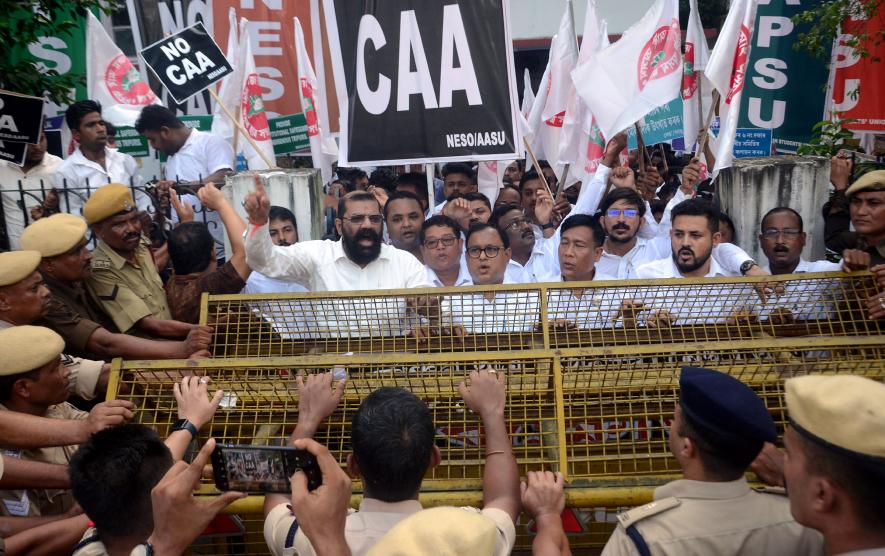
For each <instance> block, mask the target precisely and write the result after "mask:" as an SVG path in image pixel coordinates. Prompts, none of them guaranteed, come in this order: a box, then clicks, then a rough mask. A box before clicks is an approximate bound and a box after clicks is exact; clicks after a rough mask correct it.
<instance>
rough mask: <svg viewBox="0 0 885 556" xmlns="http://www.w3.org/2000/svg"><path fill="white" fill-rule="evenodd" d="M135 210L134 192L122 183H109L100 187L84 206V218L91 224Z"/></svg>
mask: <svg viewBox="0 0 885 556" xmlns="http://www.w3.org/2000/svg"><path fill="white" fill-rule="evenodd" d="M134 208H135V201H134V200H133V199H132V192H131V191H130V190H129V188H128V187H126V186H125V185H123V184H122V183H109V184H107V185H105V186H103V187H99V188H98V189H97V190H96V191H95V193H93V194H92V195H90V197H89V199H87V201H86V204H85V205H83V217H84V218H86V222H87V223H89V224H95V223H96V222H101V221H102V220H105V219H107V218H110V217H111V216H113V215H115V214H117V213H119V212H127V211H130V210H132V209H134Z"/></svg>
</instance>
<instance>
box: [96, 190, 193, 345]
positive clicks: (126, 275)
mask: <svg viewBox="0 0 885 556" xmlns="http://www.w3.org/2000/svg"><path fill="white" fill-rule="evenodd" d="M83 216H84V217H85V218H86V223H87V224H89V225H90V226H92V232H93V233H94V234H95V235H96V237H98V239H99V241H98V246H97V247H96V248H95V251H94V252H93V259H92V275H91V276H90V277H89V278H87V279H86V287H87V288H88V289H89V293H91V294H92V296H93V298H94V299H95V301H96V303H97V304H98V306H99V307H100V308H101V309H102V310H103V311H104V312H105V313H107V314H108V316H110V317H111V319H113V321H114V325H115V326H116V327H117V329H118V330H119V331H120V332H124V333H128V332H132V333H139V334H142V335H147V336H151V337H156V338H170V339H179V338H185V337H186V336H187V335H188V333H190V331H191V330H192V329H193V328H195V327H196V326H197V325H194V324H187V323H184V322H179V321H176V320H172V313H171V312H170V311H169V305H168V304H167V302H166V292H165V291H164V290H163V281H162V280H161V279H160V275H159V274H158V273H157V267H156V265H155V264H154V259H153V255H152V254H151V251H150V249H149V247H148V243H147V240H146V239H145V238H144V237H142V235H141V219H140V218H139V213H138V211H136V210H135V203H134V201H133V199H132V193H131V192H130V191H129V188H128V187H126V186H125V185H122V184H119V183H111V184H108V185H106V186H104V187H101V188H99V189H98V191H96V192H95V193H93V194H92V196H91V197H89V200H88V201H86V204H85V205H84V206H83Z"/></svg>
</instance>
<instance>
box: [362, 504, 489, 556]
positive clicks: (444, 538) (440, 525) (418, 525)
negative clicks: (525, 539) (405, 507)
mask: <svg viewBox="0 0 885 556" xmlns="http://www.w3.org/2000/svg"><path fill="white" fill-rule="evenodd" d="M497 539H498V528H497V526H496V525H495V522H494V521H492V519H491V518H489V517H486V516H484V515H482V514H480V513H478V512H475V511H472V510H464V509H460V508H453V507H440V508H431V509H429V510H421V511H420V512H418V513H416V514H413V515H411V516H409V517H407V518H406V519H404V520H402V521H400V522H399V523H397V524H396V525H395V526H394V527H393V528H392V529H391V530H390V531H388V532H387V534H386V535H384V536H383V537H381V540H380V541H378V543H376V544H375V545H374V546H373V547H372V549H371V550H369V552H368V556H425V555H426V556H461V555H463V554H494V552H495V543H496V541H497Z"/></svg>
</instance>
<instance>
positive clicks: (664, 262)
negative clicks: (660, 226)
mask: <svg viewBox="0 0 885 556" xmlns="http://www.w3.org/2000/svg"><path fill="white" fill-rule="evenodd" d="M718 215H719V212H718V211H717V210H716V208H715V207H714V206H713V204H712V203H710V202H709V201H705V200H703V199H700V198H695V199H689V200H687V201H683V202H682V203H679V204H678V205H676V206H675V207H674V208H673V211H672V228H671V229H670V244H671V254H670V256H668V257H664V258H661V259H658V260H655V261H651V262H649V263H645V264H644V265H642V266H640V267H639V268H637V269H636V276H637V277H638V278H711V277H716V276H738V275H739V274H737V273H732V272H728V271H727V270H726V269H724V268H723V267H721V266H720V265H719V264H718V263H717V262H716V260H715V259H714V258H713V248H714V247H715V246H716V245H718V244H719V242H720V235H719V216H718ZM757 302H758V299H757V298H756V297H755V293H754V290H753V288H752V287H750V286H748V285H732V284H724V285H712V284H711V285H709V286H685V287H681V286H675V287H674V286H669V287H666V288H660V289H659V290H658V291H654V290H650V291H649V292H648V293H647V295H646V298H645V299H644V300H643V303H644V304H645V308H646V309H648V310H651V311H652V312H651V315H652V316H651V318H649V320H648V321H647V323H648V324H651V325H655V324H658V325H669V324H674V323H679V324H700V323H711V322H722V321H725V320H728V319H731V318H733V317H736V316H739V315H747V314H751V313H752V312H754V307H755V305H756V303H757Z"/></svg>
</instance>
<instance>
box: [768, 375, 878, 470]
mask: <svg viewBox="0 0 885 556" xmlns="http://www.w3.org/2000/svg"><path fill="white" fill-rule="evenodd" d="M785 386H786V402H787V411H788V412H789V415H790V421H791V422H792V424H793V425H795V426H796V428H797V429H798V431H799V432H800V433H802V434H803V435H804V436H806V437H808V438H810V439H811V440H813V441H816V442H818V443H820V444H823V445H824V446H828V447H834V446H835V447H836V448H841V449H842V450H847V451H849V452H854V453H855V454H862V455H864V456H872V457H875V458H883V461H885V384H883V383H882V382H879V381H877V380H871V379H869V378H864V377H861V376H855V375H811V376H803V377H798V378H791V379H789V380H787V381H786V385H785Z"/></svg>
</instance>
